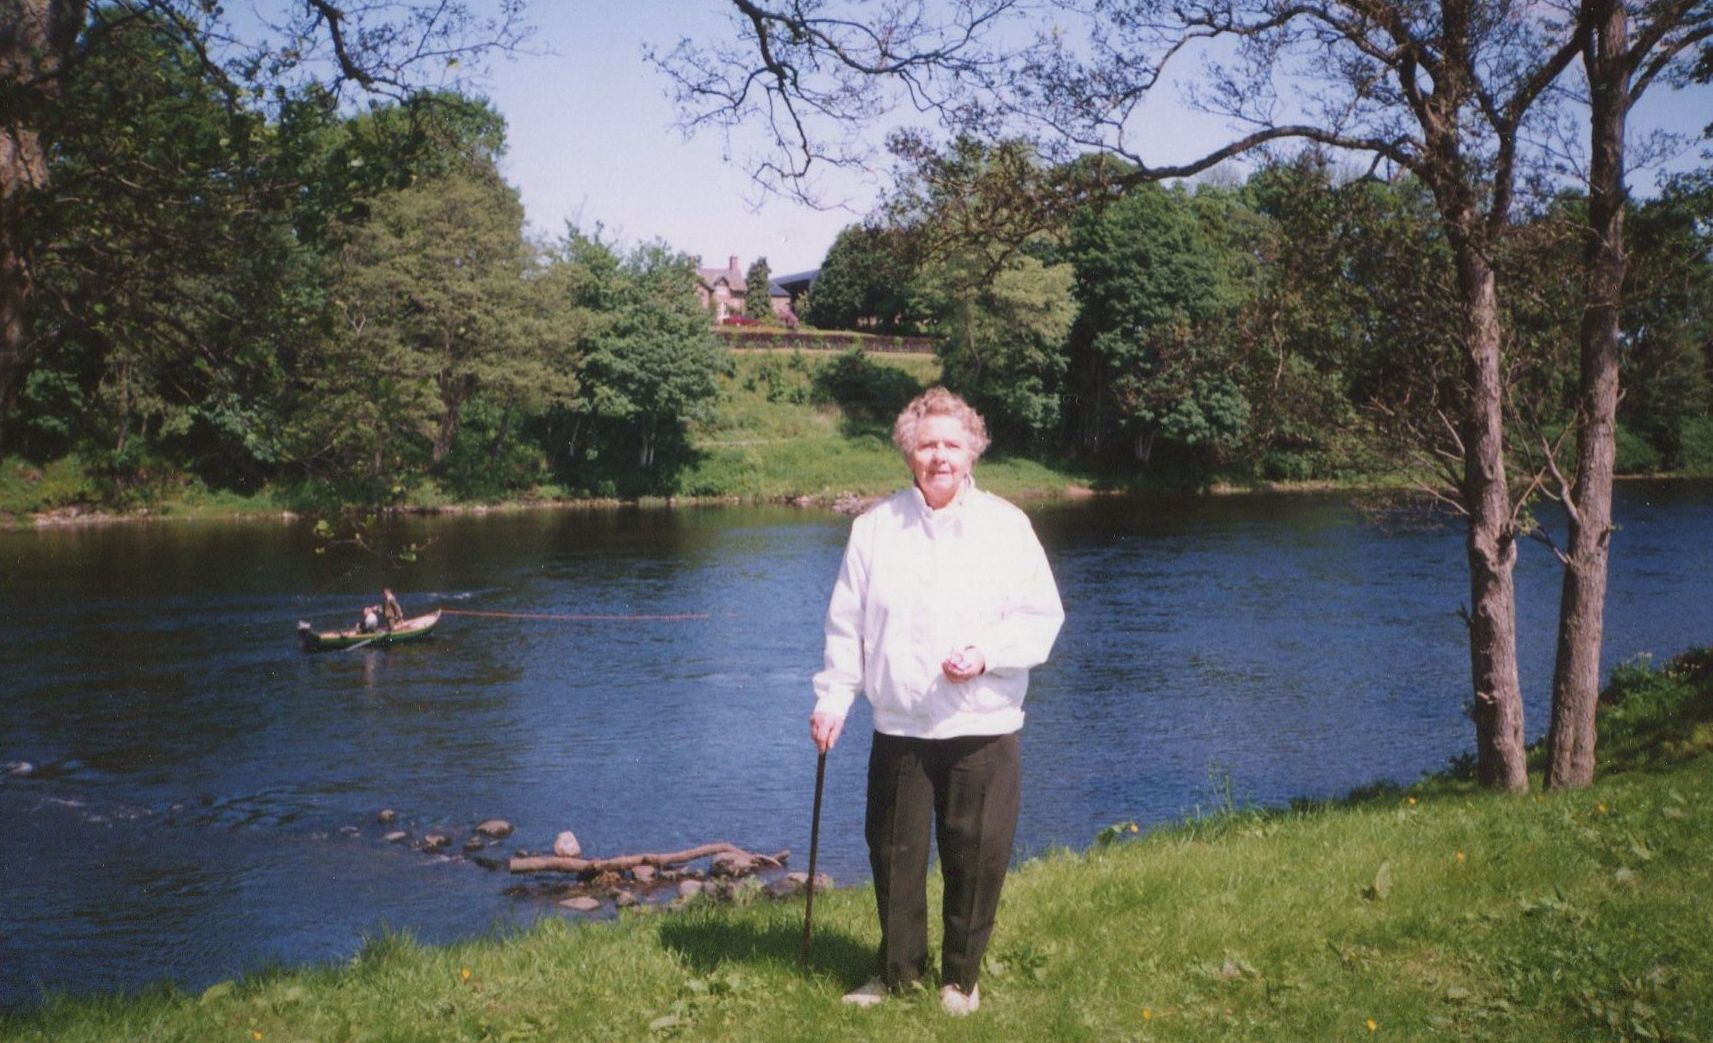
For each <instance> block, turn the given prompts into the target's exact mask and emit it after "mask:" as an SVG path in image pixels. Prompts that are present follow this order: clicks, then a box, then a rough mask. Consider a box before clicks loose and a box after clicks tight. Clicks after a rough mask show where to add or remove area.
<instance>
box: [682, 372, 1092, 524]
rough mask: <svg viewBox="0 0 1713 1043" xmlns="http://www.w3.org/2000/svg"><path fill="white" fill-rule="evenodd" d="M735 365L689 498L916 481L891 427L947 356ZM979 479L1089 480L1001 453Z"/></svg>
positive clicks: (1016, 483) (1038, 491)
mask: <svg viewBox="0 0 1713 1043" xmlns="http://www.w3.org/2000/svg"><path fill="white" fill-rule="evenodd" d="M853 359H866V360H867V362H866V363H865V364H861V365H859V364H857V363H856V362H854V361H853ZM733 360H734V363H735V369H734V373H733V375H732V376H731V377H730V378H728V379H726V380H725V381H724V382H723V384H722V388H721V396H720V402H719V405H718V408H717V409H716V411H715V413H714V415H713V416H712V417H710V418H709V419H708V420H706V421H704V422H702V423H699V424H697V425H696V426H695V427H694V429H693V431H692V444H693V445H694V446H695V447H696V449H697V451H698V452H699V453H700V454H701V457H702V458H701V459H700V460H699V461H698V462H697V463H695V464H694V465H692V466H691V468H690V469H689V470H688V472H686V473H685V474H684V475H683V476H682V477H681V479H680V482H679V489H680V491H681V492H682V493H683V494H684V495H688V496H741V497H745V498H754V499H764V500H782V499H796V498H798V497H805V496H807V497H812V498H816V499H832V498H836V497H837V496H839V495H840V494H844V493H851V494H856V495H874V494H879V493H884V492H890V491H892V490H894V489H897V488H900V487H901V486H903V485H904V484H905V483H906V482H907V481H908V475H907V473H906V471H905V469H904V465H903V463H902V462H901V461H900V460H899V458H898V451H897V450H896V449H894V448H893V447H892V421H893V418H894V417H896V416H897V415H898V411H899V409H901V408H903V406H904V404H905V403H906V402H908V401H909V400H910V399H911V398H912V397H914V396H915V395H916V394H917V393H919V392H920V391H922V390H923V389H925V388H927V387H929V386H931V385H932V384H934V383H935V382H936V381H938V380H939V378H940V363H939V360H938V359H936V358H934V357H933V356H932V355H906V354H895V353H874V354H871V355H867V356H854V357H853V356H847V355H843V354H835V353H831V352H798V351H778V352H763V351H756V352H737V353H735V354H734V356H733ZM976 480H977V482H979V483H980V484H981V485H982V486H983V487H984V488H988V489H991V490H993V491H994V492H997V493H1000V494H1001V495H1006V496H1015V497H1032V496H1051V495H1058V494H1061V493H1063V492H1064V491H1065V489H1066V488H1067V487H1069V486H1074V485H1079V484H1082V483H1083V482H1084V481H1086V479H1085V478H1083V477H1082V476H1079V475H1075V474H1068V473H1064V472H1060V471H1056V470H1053V469H1052V468H1050V467H1047V466H1045V465H1043V464H1039V463H1036V462H1035V461H1032V460H1023V459H1019V458H1016V457H1011V458H1006V457H1003V456H1000V455H998V454H995V455H993V456H991V457H989V458H987V459H984V460H982V462H981V463H980V464H978V465H977V468H976Z"/></svg>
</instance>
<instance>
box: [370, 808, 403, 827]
mask: <svg viewBox="0 0 1713 1043" xmlns="http://www.w3.org/2000/svg"><path fill="white" fill-rule="evenodd" d="M398 817H399V813H398V812H396V811H394V810H393V809H392V808H382V809H381V813H380V814H379V815H376V816H375V821H376V822H379V823H380V824H381V825H383V826H384V825H386V824H387V823H389V822H393V821H396V820H397V819H398Z"/></svg>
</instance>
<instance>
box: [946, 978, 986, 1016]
mask: <svg viewBox="0 0 1713 1043" xmlns="http://www.w3.org/2000/svg"><path fill="white" fill-rule="evenodd" d="M940 1006H941V1007H943V1008H944V1009H945V1011H946V1013H947V1014H950V1015H951V1016H952V1017H954V1018H961V1017H963V1016H964V1015H966V1014H974V1013H975V1012H976V1011H978V1010H980V1009H981V986H980V985H977V986H976V987H975V988H973V989H971V990H970V991H969V995H967V996H966V995H964V992H963V990H962V989H959V988H958V987H957V986H956V985H947V986H944V987H942V988H941V989H940Z"/></svg>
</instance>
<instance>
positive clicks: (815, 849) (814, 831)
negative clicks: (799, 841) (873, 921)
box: [797, 750, 827, 970]
mask: <svg viewBox="0 0 1713 1043" xmlns="http://www.w3.org/2000/svg"><path fill="white" fill-rule="evenodd" d="M826 781H827V751H826V750H822V751H821V755H820V757H819V758H818V759H816V761H815V811H814V814H813V815H812V817H811V818H810V820H809V880H808V883H807V885H806V886H807V887H808V891H807V892H806V894H807V897H806V898H805V899H804V900H803V949H802V951H801V952H799V953H798V955H797V964H798V966H800V967H801V968H802V969H804V970H808V969H809V932H810V928H811V924H812V923H813V920H814V915H815V856H816V854H818V853H819V851H820V847H821V787H822V785H824V784H825V783H826Z"/></svg>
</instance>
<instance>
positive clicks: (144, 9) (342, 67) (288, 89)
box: [0, 0, 526, 448]
mask: <svg viewBox="0 0 1713 1043" xmlns="http://www.w3.org/2000/svg"><path fill="white" fill-rule="evenodd" d="M520 3H521V0H499V3H498V4H497V6H493V7H490V8H488V9H487V10H486V11H485V13H483V14H481V15H477V14H475V13H473V12H472V10H471V9H470V7H469V6H467V5H466V4H464V3H462V2H456V0H454V2H440V3H433V4H429V3H423V4H414V3H403V4H383V3H371V2H366V0H364V2H352V3H345V2H340V0H295V2H294V3H293V4H292V5H290V7H289V8H288V9H287V10H285V11H284V12H283V13H280V14H279V19H280V22H279V24H269V23H268V22H267V21H266V20H265V19H257V20H254V21H252V22H246V23H245V30H246V31H243V32H240V31H238V30H236V29H235V27H234V25H233V22H232V20H231V19H230V18H229V17H228V15H227V13H226V11H225V9H224V7H223V6H222V5H220V4H216V3H209V2H206V0H114V2H112V3H109V4H90V3H89V2H88V0H4V2H3V3H0V100H3V102H4V104H0V140H3V141H5V142H6V146H5V147H4V148H3V149H0V448H3V447H4V441H3V439H4V438H5V433H6V430H7V428H8V426H9V422H10V420H11V414H12V408H13V406H14V404H15V403H16V401H17V398H18V395H19V393H20V392H21V390H22V388H23V386H24V381H25V379H26V378H27V377H28V375H29V372H30V370H31V369H32V368H33V367H34V365H35V364H36V362H37V360H38V359H39V358H40V357H41V355H42V352H43V351H44V350H46V349H47V348H48V347H49V346H50V345H51V337H50V336H49V335H46V334H44V333H43V332H41V331H40V329H39V328H38V322H39V318H38V315H37V312H38V308H37V305H36V302H35V300H34V298H35V293H36V286H37V273H38V272H40V271H42V270H43V259H42V255H41V254H42V240H41V238H40V235H39V233H38V230H37V227H36V226H35V225H34V224H33V223H32V221H31V217H32V216H33V215H40V214H50V213H52V212H53V211H55V210H56V209H57V208H58V207H60V206H62V205H64V204H65V203H66V199H65V197H64V196H63V195H62V193H61V192H60V189H59V187H58V185H57V183H56V181H55V179H54V176H53V170H52V155H53V151H54V146H55V135H56V131H57V129H58V128H59V127H61V126H63V125H64V124H65V123H66V114H65V112H64V110H63V106H64V104H65V99H66V97H67V94H68V84H70V83H71V82H72V81H74V80H75V79H76V78H78V77H79V76H81V75H83V74H84V71H85V70H86V69H91V68H94V67H96V66H97V65H98V63H97V62H96V61H95V60H94V59H96V58H97V57H99V56H100V55H101V54H102V52H103V51H104V50H105V49H106V48H107V47H108V46H109V45H110V44H113V43H114V42H115V41H116V40H120V38H121V37H122V36H123V34H125V33H128V32H129V31H130V30H131V29H132V28H133V27H134V26H135V25H136V23H139V22H142V23H146V24H147V25H148V26H149V27H150V29H151V31H154V32H157V33H161V34H165V35H167V36H169V37H170V38H171V41H172V43H173V45H174V48H176V50H174V48H168V50H172V51H174V53H175V54H182V55H187V56H190V57H191V58H193V59H194V62H195V67H196V70H197V71H196V77H197V78H199V79H201V80H203V81H204V82H205V84H206V85H207V86H208V87H209V88H210V89H211V90H213V91H215V92H217V93H218V95H219V96H220V97H221V98H222V99H223V100H224V103H225V104H226V105H227V107H228V108H229V109H232V110H238V109H241V108H243V103H244V99H246V98H253V97H264V98H265V97H267V96H269V94H270V92H271V91H274V90H276V89H277V90H278V91H279V92H280V94H281V96H283V97H290V96H292V95H293V94H294V93H295V92H296V90H297V89H299V88H302V87H304V86H305V85H306V84H307V83H308V82H311V81H314V80H316V79H318V78H322V77H317V76H316V75H313V74H311V73H310V72H309V70H312V69H313V70H318V71H319V70H330V71H329V72H326V74H325V77H324V79H325V82H326V83H327V84H328V87H329V89H330V90H331V91H332V92H334V94H335V95H337V94H338V93H339V92H340V91H342V89H343V88H345V87H346V86H356V87H358V88H360V89H362V90H364V91H370V92H379V93H383V94H389V95H391V96H394V97H405V96H408V95H409V94H411V93H413V91H414V90H416V89H417V88H418V87H420V86H422V85H423V84H424V83H425V80H426V79H427V77H430V76H432V77H433V78H434V79H435V80H443V79H445V78H447V77H448V76H449V75H450V76H456V75H458V73H457V72H456V69H457V67H458V59H459V58H460V57H468V56H471V55H480V54H482V53H485V52H486V51H488V50H490V49H492V48H495V47H498V48H507V47H511V46H514V45H515V44H516V43H518V42H519V41H520V40H521V39H522V38H523V37H524V36H525V35H526V33H525V31H524V30H522V29H521V28H520V27H519V25H518V18H519V14H520V10H521V7H520ZM251 29H255V30H256V31H249V30H251ZM127 39H128V38H127ZM119 46H121V47H129V46H130V44H129V43H127V42H120V43H119ZM430 82H432V81H430ZM166 151H167V152H170V151H171V149H170V148H167V149H166ZM90 172H91V174H93V175H97V176H102V175H105V174H106V173H107V171H106V168H103V167H99V166H98V167H94V168H91V171H90ZM86 187H88V186H86ZM133 187H134V186H131V185H128V184H127V183H125V182H124V181H122V180H118V179H116V178H115V179H112V180H106V181H103V182H102V183H101V184H100V186H99V188H101V189H104V190H107V191H111V192H115V193H119V194H124V193H125V192H126V191H127V190H130V189H132V188H133ZM156 202H158V203H160V204H161V205H163V206H164V205H167V201H166V200H164V199H157V200H156ZM121 397H123V396H121Z"/></svg>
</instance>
